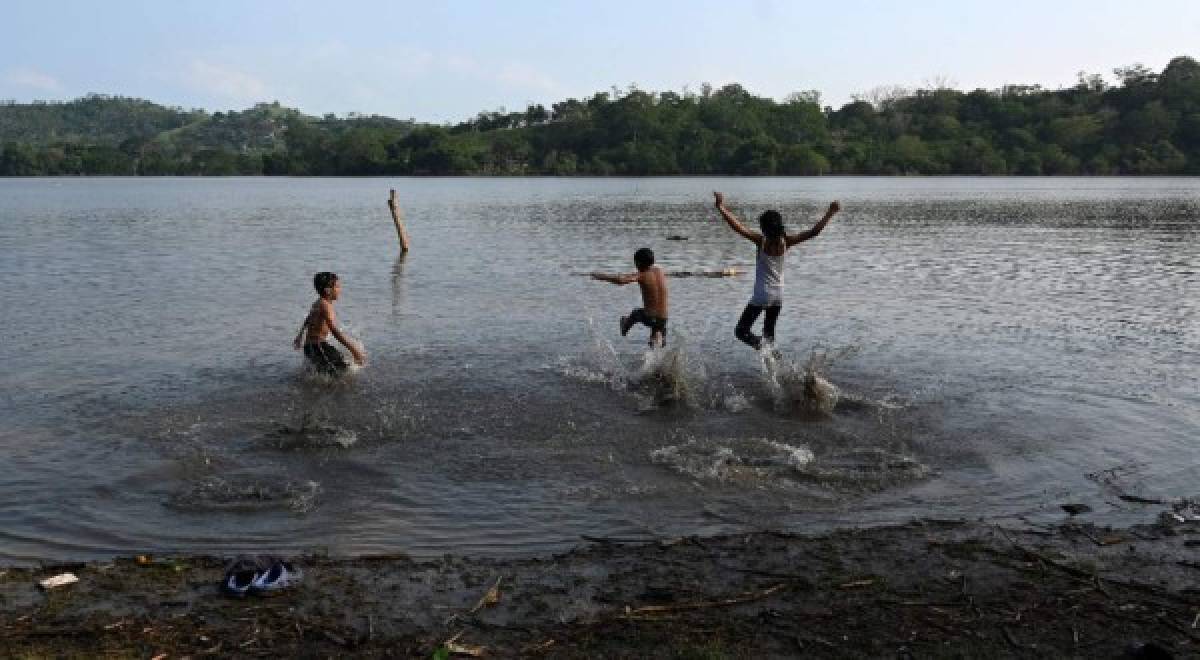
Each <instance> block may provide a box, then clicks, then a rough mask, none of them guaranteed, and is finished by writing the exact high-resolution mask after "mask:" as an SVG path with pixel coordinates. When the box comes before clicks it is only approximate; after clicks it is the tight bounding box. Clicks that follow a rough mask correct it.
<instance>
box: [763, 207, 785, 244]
mask: <svg viewBox="0 0 1200 660" xmlns="http://www.w3.org/2000/svg"><path fill="white" fill-rule="evenodd" d="M758 226H759V227H761V228H762V233H763V236H766V237H767V238H770V239H777V238H783V232H784V230H783V216H782V215H780V214H779V211H775V210H771V211H763V214H762V215H760V216H758Z"/></svg>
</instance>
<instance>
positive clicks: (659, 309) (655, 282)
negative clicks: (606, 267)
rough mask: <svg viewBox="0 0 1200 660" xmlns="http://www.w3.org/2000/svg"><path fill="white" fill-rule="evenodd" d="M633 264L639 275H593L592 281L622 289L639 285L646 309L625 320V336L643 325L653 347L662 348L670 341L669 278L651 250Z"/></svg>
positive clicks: (641, 252) (638, 255)
mask: <svg viewBox="0 0 1200 660" xmlns="http://www.w3.org/2000/svg"><path fill="white" fill-rule="evenodd" d="M633 264H634V265H635V266H637V272H636V273H625V274H623V275H607V274H605V273H592V279H595V280H600V281H601V282H612V283H613V284H616V285H619V286H624V285H626V284H633V283H634V282H637V283H638V286H639V287H641V289H642V306H641V307H639V308H637V309H635V310H633V311H632V312H630V313H629V316H622V317H621V336H622V337H624V336H625V335H626V334H628V333H629V328H631V327H633V325H634V324H635V323H641V324H643V325H645V326H647V327H649V328H650V345H651V346H662V345H663V344H665V343H666V341H667V275H666V273H664V272H663V269H662V268H660V267H658V266H655V265H654V252H653V251H652V250H650V248H642V249H640V250H638V251H637V252H634V253H633Z"/></svg>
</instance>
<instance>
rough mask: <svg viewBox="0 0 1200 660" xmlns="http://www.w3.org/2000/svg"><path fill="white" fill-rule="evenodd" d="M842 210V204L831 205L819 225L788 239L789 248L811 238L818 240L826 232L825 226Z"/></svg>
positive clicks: (833, 203) (834, 203)
mask: <svg viewBox="0 0 1200 660" xmlns="http://www.w3.org/2000/svg"><path fill="white" fill-rule="evenodd" d="M840 210H842V205H841V204H839V203H837V202H832V203H830V205H829V209H828V210H826V211H825V217H823V218H821V220H820V221H819V222H817V224H815V225H813V226H812V229H809V230H808V231H802V232H800V233H799V234H792V235H791V236H788V237H787V245H788V247H792V246H793V245H795V244H797V243H803V242H804V241H807V240H808V239H810V238H816V237H817V235H818V234H820V233H821V232H822V231H825V225H827V224H829V221H830V220H832V219H833V216H834V215H835V214H837V212H838V211H840Z"/></svg>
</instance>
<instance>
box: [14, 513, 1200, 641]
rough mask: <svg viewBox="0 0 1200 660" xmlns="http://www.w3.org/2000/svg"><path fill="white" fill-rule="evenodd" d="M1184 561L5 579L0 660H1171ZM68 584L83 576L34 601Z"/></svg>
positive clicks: (861, 548)
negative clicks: (41, 582) (293, 587)
mask: <svg viewBox="0 0 1200 660" xmlns="http://www.w3.org/2000/svg"><path fill="white" fill-rule="evenodd" d="M1197 546H1200V523H1195V522H1178V521H1177V520H1171V519H1169V518H1164V520H1163V521H1162V522H1156V523H1154V524H1148V525H1143V526H1137V527H1131V528H1127V529H1116V530H1114V529H1108V528H1096V527H1091V526H1084V525H1074V524H1068V525H1065V526H1060V527H1056V528H1046V529H1024V530H1021V531H1016V530H1005V529H1002V528H1000V527H996V526H990V525H983V524H979V523H964V522H953V521H940V522H939V521H923V522H915V523H912V524H909V525H905V526H901V527H890V528H880V529H868V530H861V531H842V532H838V533H834V534H829V535H825V536H820V537H803V536H795V535H789V534H775V533H756V534H749V535H735V536H724V537H717V538H683V539H667V540H653V541H651V542H644V540H639V539H604V540H601V539H594V540H581V545H580V547H578V548H577V549H575V550H574V551H572V552H569V553H566V554H563V555H559V556H555V557H551V558H540V559H525V560H505V561H497V560H485V559H467V558H458V557H450V556H447V557H445V558H443V559H441V560H435V561H415V560H411V559H409V558H406V557H403V556H396V557H371V558H359V559H327V558H320V557H310V558H305V559H302V560H299V563H300V564H301V565H302V566H303V568H304V569H305V571H306V576H305V584H304V586H303V587H302V588H300V589H299V590H297V591H296V592H294V593H291V594H288V595H283V596H279V597H276V598H273V599H261V598H253V597H251V598H245V599H235V598H229V597H225V596H222V595H220V594H219V593H218V591H217V586H216V585H217V583H218V581H219V579H220V577H221V575H222V568H223V562H222V561H221V560H217V559H211V558H199V557H180V558H164V557H155V558H153V560H152V561H151V562H149V563H144V564H143V563H138V562H137V561H135V560H133V559H126V560H118V561H114V562H109V563H90V564H80V565H70V566H55V567H44V568H41V569H26V568H9V569H0V648H2V649H3V651H0V655H4V654H8V655H11V656H13V657H41V656H62V655H65V656H87V657H95V656H97V655H103V654H108V655H111V656H116V657H122V656H130V657H146V658H150V657H155V656H159V655H160V654H166V656H167V657H180V656H187V655H190V656H192V657H203V656H220V657H263V656H289V657H297V656H301V657H310V656H317V657H325V656H345V655H354V656H362V657H383V656H389V657H390V656H396V657H429V656H431V655H433V654H435V653H438V652H439V649H455V650H457V651H458V652H467V651H479V652H485V653H487V654H488V655H489V656H494V657H511V656H525V657H529V656H537V655H547V656H554V657H595V656H609V657H612V656H618V657H619V656H629V657H646V656H650V655H653V656H657V657H726V656H731V657H763V656H794V655H800V654H803V655H816V656H828V657H840V656H846V657H850V656H864V655H865V656H872V657H879V656H892V657H895V656H897V655H899V656H902V657H903V656H907V655H909V654H911V655H913V656H916V657H929V656H943V655H965V656H998V655H1004V656H1028V657H1035V656H1038V657H1042V656H1060V657H1061V656H1065V657H1071V656H1078V657H1084V656H1086V657H1097V656H1099V657H1116V656H1122V655H1125V654H1127V653H1129V652H1131V651H1133V650H1139V651H1140V652H1141V653H1143V654H1145V653H1150V652H1155V651H1166V652H1169V653H1171V654H1174V655H1176V656H1177V657H1181V656H1191V655H1196V654H1197V653H1198V649H1200V628H1198V627H1196V626H1197V625H1200V620H1198V614H1200V588H1197V587H1200V585H1198V584H1197V581H1198V578H1200V556H1196V555H1200V547H1197ZM1194 562H1195V563H1194ZM66 570H70V571H73V572H74V573H75V574H76V575H78V577H79V580H80V581H79V582H78V583H76V584H74V585H70V586H67V587H61V588H58V589H54V590H51V591H49V592H43V591H41V590H40V589H39V588H38V587H37V586H36V580H37V579H39V578H42V577H45V576H48V575H52V574H55V573H59V572H63V571H66ZM497 581H499V588H498V590H497V591H498V594H499V599H498V601H497V602H495V603H494V604H486V603H483V604H480V601H481V599H482V600H486V599H483V596H484V595H485V594H486V593H487V592H488V591H489V589H490V588H491V587H493V586H494V585H496V583H497ZM477 605H480V606H479V608H478V609H477V610H476V611H475V612H474V613H472V610H473V609H474V608H476V606H477ZM451 639H453V640H454V641H453V642H452V643H451V644H449V645H447V640H451ZM1145 657H1152V656H1145Z"/></svg>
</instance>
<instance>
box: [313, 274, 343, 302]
mask: <svg viewBox="0 0 1200 660" xmlns="http://www.w3.org/2000/svg"><path fill="white" fill-rule="evenodd" d="M337 279H338V277H337V273H330V272H327V271H322V272H320V273H317V274H316V275H313V287H314V288H316V290H317V295H319V296H323V295H325V289H328V288H329V287H331V286H333V285H334V284H337Z"/></svg>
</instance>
